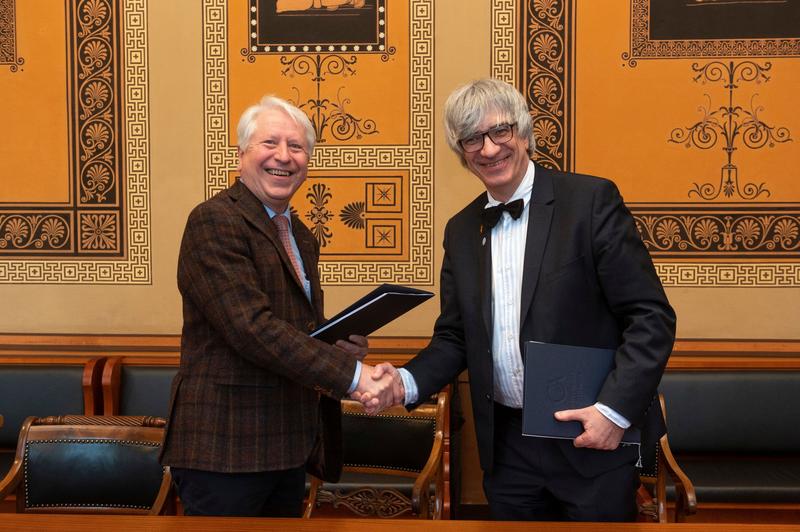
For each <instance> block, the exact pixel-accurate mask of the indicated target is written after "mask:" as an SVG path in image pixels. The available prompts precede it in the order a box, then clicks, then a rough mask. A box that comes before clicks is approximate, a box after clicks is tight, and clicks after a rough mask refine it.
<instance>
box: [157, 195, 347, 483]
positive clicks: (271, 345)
mask: <svg viewBox="0 0 800 532" xmlns="http://www.w3.org/2000/svg"><path fill="white" fill-rule="evenodd" d="M292 230H293V233H294V237H295V239H296V241H297V246H298V248H299V249H300V254H301V256H302V258H303V263H304V265H305V270H306V273H307V275H308V276H309V279H310V281H311V292H312V301H311V302H309V301H308V298H306V295H305V292H304V291H303V288H302V285H301V283H300V281H299V280H298V279H297V277H296V275H295V274H294V270H293V268H292V264H291V262H290V260H289V257H288V256H287V254H286V251H285V250H284V248H283V246H282V244H281V242H280V239H279V238H278V233H277V229H276V227H275V226H274V224H273V223H272V221H271V220H270V219H269V216H268V215H267V213H266V211H265V210H264V207H263V206H262V204H261V202H260V201H259V200H258V199H257V198H256V197H255V196H254V195H253V194H252V193H251V192H250V190H248V189H247V187H246V186H244V185H243V184H241V183H240V182H238V181H237V182H236V184H234V185H233V186H232V187H230V188H229V189H227V190H225V191H223V192H221V193H219V194H217V195H216V196H214V197H213V198H211V199H210V200H208V201H206V202H204V203H201V204H200V205H199V206H197V207H196V208H195V209H194V210H193V211H192V213H191V214H190V215H189V220H188V222H187V224H186V229H185V231H184V235H183V241H182V243H181V250H180V257H179V259H178V288H179V289H180V292H181V295H182V297H183V319H184V324H183V336H182V339H181V365H180V370H179V371H178V374H177V375H176V377H175V379H174V381H173V384H172V400H171V404H170V416H169V423H168V425H167V434H166V437H165V442H164V449H163V451H162V463H164V464H166V465H170V466H175V467H185V468H192V469H201V470H205V471H216V472H227V473H234V472H256V471H271V470H280V469H288V468H291V467H297V466H300V465H302V464H304V463H305V462H306V459H307V458H308V457H309V454H310V452H311V449H312V447H313V446H314V444H315V440H316V438H317V437H318V434H319V432H320V415H319V394H320V393H322V394H325V395H327V396H330V397H332V398H335V399H339V398H341V397H342V396H344V395H345V393H346V392H347V389H348V387H349V386H350V383H351V382H352V379H353V374H354V372H355V364H356V361H355V358H354V357H353V356H352V355H350V354H349V353H346V352H344V351H342V350H340V349H337V348H335V347H333V346H330V345H328V344H325V343H322V342H319V341H317V340H314V339H313V338H311V337H309V336H308V332H309V331H311V330H312V329H314V328H315V327H316V326H317V324H318V323H319V322H320V321H321V320H323V314H322V309H323V304H322V289H321V287H320V281H319V274H318V271H317V262H318V258H319V246H318V244H317V242H316V240H315V239H314V237H313V235H312V234H311V232H310V231H309V230H308V228H306V227H305V226H304V225H303V224H302V222H301V221H300V220H299V219H298V218H297V217H295V216H293V217H292Z"/></svg>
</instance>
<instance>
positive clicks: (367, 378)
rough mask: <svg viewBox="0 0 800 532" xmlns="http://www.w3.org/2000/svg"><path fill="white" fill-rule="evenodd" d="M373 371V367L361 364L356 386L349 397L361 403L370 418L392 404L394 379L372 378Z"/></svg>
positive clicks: (386, 376) (388, 377)
mask: <svg viewBox="0 0 800 532" xmlns="http://www.w3.org/2000/svg"><path fill="white" fill-rule="evenodd" d="M374 370H375V367H374V366H370V365H369V364H363V363H362V365H361V375H359V377H358V386H356V389H355V391H354V392H353V393H352V394H351V395H350V396H351V397H352V398H353V399H355V400H356V401H361V404H363V405H364V409H365V410H366V411H367V414H369V415H371V416H372V415H375V414H377V413H378V412H380V411H382V410H386V409H387V408H389V407H390V406H392V405H393V404H394V386H395V384H394V379H393V378H392V376H391V375H389V374H386V375H383V376H382V377H378V378H377V379H376V378H373V374H374Z"/></svg>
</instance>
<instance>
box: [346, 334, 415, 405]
mask: <svg viewBox="0 0 800 532" xmlns="http://www.w3.org/2000/svg"><path fill="white" fill-rule="evenodd" d="M336 346H337V347H339V348H340V349H343V350H345V351H348V352H350V353H352V354H353V355H355V357H356V358H358V360H361V361H362V363H361V375H359V377H358V385H357V386H356V389H355V390H354V391H353V393H351V394H350V397H351V398H352V399H354V400H356V401H360V402H361V404H362V405H364V410H366V412H367V414H369V415H371V416H373V415H375V414H377V413H379V412H381V411H383V410H386V409H387V408H389V407H390V406H395V405H402V404H403V403H404V402H405V398H406V390H405V387H404V386H403V379H402V377H400V373H399V372H398V371H397V368H395V367H394V366H392V365H391V364H389V363H388V362H383V363H381V364H378V365H377V366H371V365H369V364H365V363H364V362H363V360H364V357H366V356H367V349H368V344H367V339H366V338H365V337H363V336H359V335H351V336H350V337H349V338H348V339H347V340H339V341H338V342H336Z"/></svg>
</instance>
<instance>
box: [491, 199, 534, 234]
mask: <svg viewBox="0 0 800 532" xmlns="http://www.w3.org/2000/svg"><path fill="white" fill-rule="evenodd" d="M524 207H525V202H523V201H522V198H520V199H518V200H514V201H511V202H509V203H501V204H499V205H495V206H494V207H489V208H488V209H483V212H482V213H481V215H482V216H483V223H484V224H485V225H486V227H488V228H489V229H491V228H492V227H494V226H495V225H497V222H499V221H500V217H501V216H503V211H508V214H510V215H511V217H512V218H514V219H515V220H516V219H518V218H519V217H520V215H522V209H523V208H524Z"/></svg>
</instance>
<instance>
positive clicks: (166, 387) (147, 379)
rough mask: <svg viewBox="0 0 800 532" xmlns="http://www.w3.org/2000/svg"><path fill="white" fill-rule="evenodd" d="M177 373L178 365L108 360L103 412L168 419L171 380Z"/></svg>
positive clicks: (117, 358)
mask: <svg viewBox="0 0 800 532" xmlns="http://www.w3.org/2000/svg"><path fill="white" fill-rule="evenodd" d="M177 372H178V366H176V365H168V364H142V363H139V362H138V361H133V362H126V361H125V360H123V358H121V357H111V358H109V361H108V362H107V363H106V365H105V368H104V370H103V405H104V407H103V413H104V414H105V415H107V416H108V415H114V416H116V415H121V416H158V417H164V418H166V417H168V415H169V400H170V393H171V390H172V379H173V378H174V377H175V374H176V373H177Z"/></svg>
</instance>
